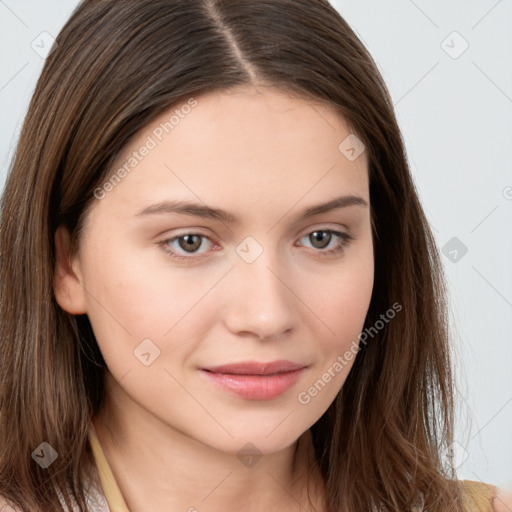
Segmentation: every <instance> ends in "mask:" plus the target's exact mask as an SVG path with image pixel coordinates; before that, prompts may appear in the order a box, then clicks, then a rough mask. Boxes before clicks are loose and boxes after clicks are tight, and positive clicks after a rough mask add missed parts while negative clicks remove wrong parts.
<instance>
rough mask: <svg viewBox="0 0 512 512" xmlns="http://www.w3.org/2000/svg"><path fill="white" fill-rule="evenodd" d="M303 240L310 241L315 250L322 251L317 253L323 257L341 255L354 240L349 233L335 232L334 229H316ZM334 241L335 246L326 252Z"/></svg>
mask: <svg viewBox="0 0 512 512" xmlns="http://www.w3.org/2000/svg"><path fill="white" fill-rule="evenodd" d="M333 235H334V237H333ZM302 238H307V239H308V240H310V241H311V243H312V245H313V248H314V249H320V251H316V252H320V253H321V255H333V254H340V253H342V252H343V251H344V250H345V247H347V246H348V245H349V244H350V242H352V240H353V239H354V238H353V237H352V236H351V235H349V234H348V233H343V232H341V231H335V230H333V229H316V230H315V231H312V232H310V233H307V234H306V235H305V236H304V237H302ZM333 239H334V240H335V243H334V246H332V247H331V248H330V249H327V250H326V249H325V248H326V247H328V246H329V244H330V243H331V242H332V241H333ZM336 239H337V241H336Z"/></svg>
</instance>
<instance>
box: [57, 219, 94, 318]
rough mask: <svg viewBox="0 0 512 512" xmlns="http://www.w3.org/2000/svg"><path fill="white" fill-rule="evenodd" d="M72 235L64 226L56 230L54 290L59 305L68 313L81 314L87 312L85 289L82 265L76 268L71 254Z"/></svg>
mask: <svg viewBox="0 0 512 512" xmlns="http://www.w3.org/2000/svg"><path fill="white" fill-rule="evenodd" d="M70 246H71V243H70V235H69V231H68V230H67V229H66V228H65V227H64V226H59V227H58V228H57V231H56V232H55V255H56V261H55V270H54V275H53V291H54V293H55V298H56V300H57V303H58V304H59V306H60V307H61V308H62V309H63V310H64V311H67V312H68V313H71V314H73V315H81V314H84V313H87V306H86V301H85V290H84V287H83V284H82V279H81V275H80V272H79V270H80V267H79V264H78V263H77V264H76V265H75V268H74V267H73V263H72V262H71V256H70Z"/></svg>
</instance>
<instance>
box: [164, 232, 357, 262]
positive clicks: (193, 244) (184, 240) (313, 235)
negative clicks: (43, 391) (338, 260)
mask: <svg viewBox="0 0 512 512" xmlns="http://www.w3.org/2000/svg"><path fill="white" fill-rule="evenodd" d="M303 238H308V239H309V240H310V241H311V243H312V244H313V248H314V249H319V250H318V251H317V252H319V253H320V254H322V255H325V254H327V255H329V254H335V253H342V252H343V251H344V248H345V247H346V246H347V245H349V244H350V242H351V241H352V240H353V237H352V236H351V235H349V234H348V233H342V232H340V231H335V230H332V229H317V230H315V231H311V232H310V233H307V234H306V235H304V236H303V237H301V239H303ZM203 239H204V240H208V242H209V243H210V244H212V245H213V242H212V241H211V240H210V239H209V238H208V237H207V236H206V235H202V234H200V233H186V234H184V235H180V236H176V237H174V238H169V239H167V240H164V241H162V242H160V243H159V245H160V246H162V248H163V250H164V251H165V252H167V253H168V254H169V255H170V256H171V257H173V258H176V259H179V260H186V259H193V256H183V253H178V252H177V251H176V250H175V249H178V248H179V249H181V250H183V251H184V252H185V253H188V254H192V255H193V254H196V253H197V250H198V249H199V248H200V247H201V245H202V241H203ZM333 239H338V241H337V243H335V245H334V247H332V248H330V249H326V247H327V246H328V245H329V243H330V242H331V241H332V240H333ZM175 242H177V243H178V247H176V246H174V249H171V248H170V245H171V244H173V243H175ZM317 244H318V245H317ZM300 245H302V244H300ZM199 254H201V253H199Z"/></svg>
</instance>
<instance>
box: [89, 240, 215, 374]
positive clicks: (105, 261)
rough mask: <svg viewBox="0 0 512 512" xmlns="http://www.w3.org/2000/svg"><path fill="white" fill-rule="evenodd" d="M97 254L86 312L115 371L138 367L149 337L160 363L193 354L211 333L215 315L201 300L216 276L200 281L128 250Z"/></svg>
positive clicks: (92, 262) (90, 275)
mask: <svg viewBox="0 0 512 512" xmlns="http://www.w3.org/2000/svg"><path fill="white" fill-rule="evenodd" d="M91 249H92V248H91ZM95 254H98V257H96V258H90V259H88V266H86V267H84V279H85V287H86V289H87V291H88V293H87V308H88V313H87V314H88V316H89V319H90V322H91V325H92V327H93V330H94V334H95V337H96V340H97V342H98V345H99V347H100V349H101V351H102V353H103V356H104V358H105V361H106V362H107V364H109V367H110V369H111V371H112V372H113V373H115V372H116V371H117V372H118V373H124V372H125V371H127V369H128V368H131V367H133V366H135V367H138V365H140V363H139V361H137V359H135V357H136V356H135V357H134V350H135V351H137V350H138V347H139V346H140V345H141V343H142V342H143V340H147V339H149V340H151V342H152V343H153V344H154V345H155V346H156V347H157V348H153V350H154V351H155V353H158V351H160V355H161V356H163V357H161V358H160V360H159V361H158V362H159V363H160V364H162V363H163V362H164V361H165V359H168V356H166V355H165V353H169V354H172V359H173V360H180V359H182V358H184V357H187V356H188V355H189V354H191V353H192V352H193V351H194V349H195V348H196V347H195V344H196V343H197V342H198V341H197V340H201V339H202V338H203V337H204V333H205V332H207V329H208V325H209V322H210V316H211V315H212V312H211V311H209V310H207V309H205V304H206V301H202V298H203V297H204V296H205V295H206V294H207V293H208V290H210V289H211V288H212V286H213V285H214V284H215V282H216V281H218V276H217V275H216V274H217V273H215V275H211V276H210V275H209V276H208V278H205V277H204V274H203V275H202V278H200V277H197V276H194V273H193V272H190V271H179V270H177V269H176V268H174V269H171V268H170V267H169V266H167V265H166V264H165V262H164V263H162V260H161V259H160V260H159V261H158V262H154V261H153V262H149V263H148V260H147V259H145V258H143V257H142V256H141V255H140V254H139V255H138V256H135V252H134V256H130V254H129V252H127V251H124V250H119V251H117V252H116V251H115V250H110V251H109V252H103V253H100V252H96V253H95ZM100 262H101V263H100ZM192 284H193V285H192ZM210 309H211V308H210ZM145 343H147V342H145ZM148 346H149V347H150V348H151V346H152V345H151V344H149V345H148ZM171 349H172V350H171ZM180 352H181V353H180ZM166 362H169V361H166ZM110 363H111V364H110Z"/></svg>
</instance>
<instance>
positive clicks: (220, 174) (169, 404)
mask: <svg viewBox="0 0 512 512" xmlns="http://www.w3.org/2000/svg"><path fill="white" fill-rule="evenodd" d="M349 135H350V131H349V130H348V128H347V126H346V125H345V123H344V121H343V119H342V118H341V117H340V116H339V114H337V113H336V111H335V110H333V109H331V108H330V107H326V106H322V105H321V104H318V103H316V102H310V101H304V100H302V99H297V98H292V97H291V96H289V95H288V94H287V93H285V92H283V91H280V90H276V89H272V88H264V89H261V90H258V91H255V90H254V89H253V88H248V87H241V88H238V89H235V90H233V91H230V92H215V93H210V94H207V95H203V96H199V97H197V98H193V99H191V100H189V102H184V103H183V104H182V105H178V106H176V107H173V108H172V109H169V111H167V112H166V113H165V114H163V115H161V116H160V117H159V118H158V119H156V120H155V121H154V122H153V123H152V124H151V125H150V126H148V127H147V128H146V129H144V130H143V131H141V132H140V133H139V134H138V135H137V136H136V137H135V138H134V139H133V140H132V141H131V143H130V144H129V145H128V146H127V147H126V148H125V150H124V152H123V153H122V154H120V155H119V156H118V158H117V161H116V163H115V165H114V166H113V169H112V175H111V176H113V177H112V178H111V179H110V180H109V182H108V183H103V184H100V185H101V188H98V189H97V190H96V193H95V195H96V197H97V199H96V200H95V201H96V203H95V205H94V206H93V208H92V210H91V212H90V214H89V215H88V217H87V219H86V224H85V232H84V235H83V238H82V240H81V243H80V249H79V253H78V254H77V255H76V257H75V258H74V259H73V260H72V263H73V271H74V273H69V274H67V275H64V274H61V275H62V278H61V280H60V281H58V283H59V284H58V285H57V286H56V295H57V299H58V300H59V303H60V304H61V306H62V307H63V308H64V309H66V310H68V311H69V312H72V313H74V314H77V313H86V314H87V315H88V317H89V319H90V322H91V325H92V327H93V330H94V334H95V336H96V339H97V342H98V345H99V347H100V349H101V352H102V354H103V357H104V359H105V361H106V364H107V366H108V370H109V372H110V373H111V375H112V376H113V378H114V379H115V381H117V383H118V385H116V386H114V389H113V391H112V392H113V393H114V392H115V393H116V394H117V396H124V398H125V400H124V402H123V403H124V405H123V407H124V408H123V414H126V416H127V417H129V418H130V421H141V422H142V421H146V420H147V418H151V421H157V422H158V424H159V425H160V427H162V426H163V427H169V428H171V429H173V430H175V431H178V432H180V433H182V434H185V435H186V436H189V437H191V438H193V439H195V440H199V441H200V442H202V443H205V444H207V445H210V446H212V447H215V448H217V449H220V450H223V451H230V452H233V453H235V452H237V451H238V450H239V449H240V448H241V447H242V446H244V445H245V443H247V442H251V443H253V444H254V445H255V446H256V447H257V449H258V450H259V451H261V452H262V453H267V452H272V451H277V450H279V449H283V448H285V447H287V446H289V445H290V444H291V443H292V442H294V441H295V440H296V439H297V438H298V437H299V436H300V435H301V434H302V433H303V432H304V431H305V430H307V429H308V428H309V427H310V426H311V425H312V424H313V423H314V422H315V421H317V420H318V418H319V417H320V416H321V415H322V414H323V413H324V412H325V410H326V409H327V408H328V406H329V405H330V404H331V402H332V401H333V400H334V398H335V396H336V394H337V393H338V392H339V390H340V388H341V387H342V385H343V383H344V381H345V379H346V376H347V374H348V372H349V370H350V368H351V366H352V364H353V362H354V357H353V356H354V354H356V353H357V344H358V334H359V333H360V332H361V330H362V329H363V324H364V320H365V316H366V313H367V310H368V307H369V303H370V298H371V294H372V287H373V277H374V260H373V246H372V235H371V223H370V206H369V187H368V172H367V160H366V153H365V152H364V151H363V152H362V153H361V154H360V155H359V156H357V155H358V153H359V150H360V147H359V146H357V144H356V146H354V140H355V139H353V138H349V139H347V140H345V139H346V138H347V137H348V136H349ZM352 137H353V136H352ZM342 142H343V144H341V143H342ZM340 144H341V146H340ZM351 148H354V150H352V149H351ZM356 157H357V158H356ZM123 169H124V172H123ZM114 175H115V177H114ZM343 196H354V197H358V198H360V199H359V200H352V201H350V200H345V203H346V204H345V206H343V201H342V200H341V201H340V203H339V204H338V207H336V208H331V209H323V208H319V207H320V206H321V205H324V204H327V203H330V202H332V201H335V200H339V198H341V197H343ZM185 203H193V205H194V206H189V207H186V206H185ZM172 205H174V207H175V208H176V209H175V210H174V209H173V208H172ZM315 208H317V209H318V211H317V212H315V211H311V212H309V214H306V212H307V211H308V210H311V209H313V210H314V209H315ZM221 210H222V212H224V213H220V211H221ZM324 210H325V211H324ZM337 232H339V233H341V235H338V234H336V233H337ZM347 237H350V238H347ZM338 249H339V250H338ZM62 290H65V292H63V291H62ZM349 353H351V354H352V357H350V355H349ZM347 356H348V357H347ZM283 360H285V361H289V362H291V363H293V364H295V365H297V366H298V367H300V368H302V369H300V370H295V371H287V372H285V371H284V370H286V367H284V366H280V365H277V366H276V367H268V368H267V371H269V372H270V373H275V372H276V371H277V372H279V371H281V372H282V373H281V375H273V376H270V377H268V376H267V377H263V376H261V375H260V376H257V375H252V376H247V374H249V373H252V374H254V373H261V371H263V370H264V365H263V366H261V367H259V368H252V369H239V371H241V372H242V373H245V376H244V375H238V377H235V376H231V377H230V376H229V375H224V376H223V375H221V373H222V372H218V373H214V372H211V371H207V370H206V368H212V367H215V366H219V365H230V364H235V363H240V362H257V363H268V362H274V361H283ZM231 371H233V370H232V369H228V373H229V372H231ZM126 398H129V399H126Z"/></svg>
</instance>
